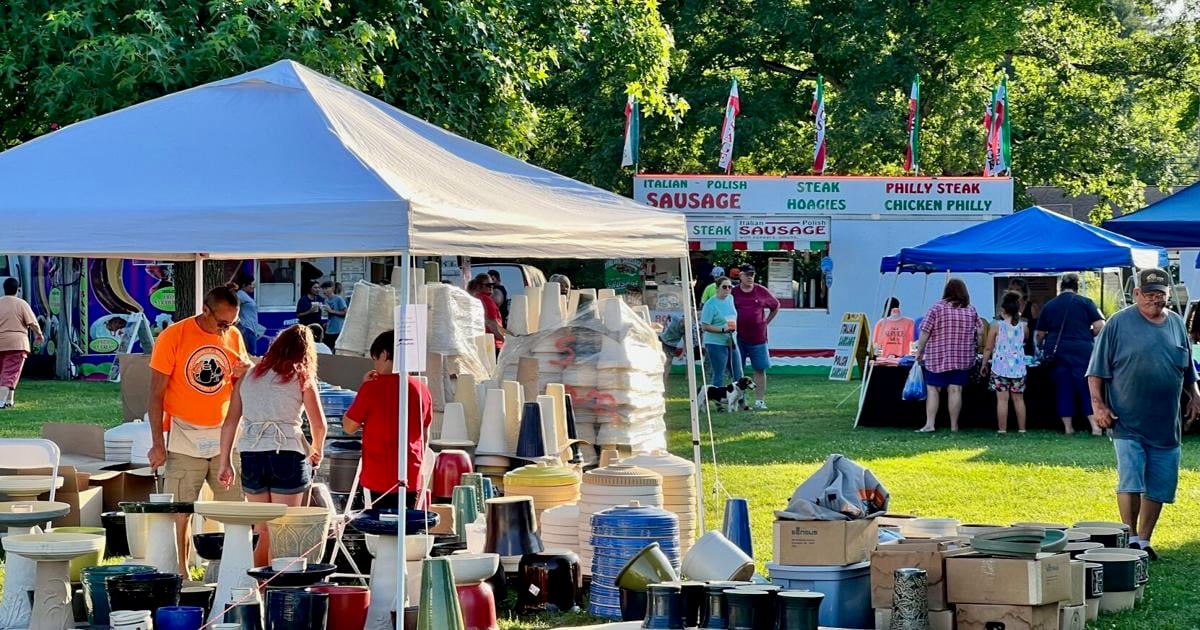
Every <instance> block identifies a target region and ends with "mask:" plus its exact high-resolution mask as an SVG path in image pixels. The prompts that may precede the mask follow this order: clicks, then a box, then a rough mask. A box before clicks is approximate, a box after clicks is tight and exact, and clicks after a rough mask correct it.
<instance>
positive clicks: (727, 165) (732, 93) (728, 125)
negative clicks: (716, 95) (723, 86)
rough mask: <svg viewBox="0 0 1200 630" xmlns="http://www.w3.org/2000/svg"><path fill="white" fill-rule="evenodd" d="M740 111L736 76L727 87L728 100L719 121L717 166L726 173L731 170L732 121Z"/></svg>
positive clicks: (740, 104) (740, 105)
mask: <svg viewBox="0 0 1200 630" xmlns="http://www.w3.org/2000/svg"><path fill="white" fill-rule="evenodd" d="M741 111H742V103H741V99H740V98H739V97H738V83H737V78H734V79H733V84H732V85H731V86H730V87H729V101H728V102H727V103H726V104H725V120H724V121H722V122H721V158H720V160H718V161H717V166H719V167H721V168H723V169H725V172H726V173H729V172H731V171H732V170H733V137H734V122H735V121H736V120H737V115H738V114H739V113H741Z"/></svg>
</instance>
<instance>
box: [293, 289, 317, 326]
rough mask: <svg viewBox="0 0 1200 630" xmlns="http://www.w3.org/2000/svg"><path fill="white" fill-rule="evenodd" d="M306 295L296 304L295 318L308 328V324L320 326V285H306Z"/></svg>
mask: <svg viewBox="0 0 1200 630" xmlns="http://www.w3.org/2000/svg"><path fill="white" fill-rule="evenodd" d="M307 288H308V293H306V294H304V296H303V297H301V298H300V301H299V302H297V303H296V318H297V319H298V320H299V323H300V324H302V325H304V326H308V325H310V324H317V325H320V324H321V285H320V284H319V283H318V282H316V281H313V282H310V283H309V285H308V287H307Z"/></svg>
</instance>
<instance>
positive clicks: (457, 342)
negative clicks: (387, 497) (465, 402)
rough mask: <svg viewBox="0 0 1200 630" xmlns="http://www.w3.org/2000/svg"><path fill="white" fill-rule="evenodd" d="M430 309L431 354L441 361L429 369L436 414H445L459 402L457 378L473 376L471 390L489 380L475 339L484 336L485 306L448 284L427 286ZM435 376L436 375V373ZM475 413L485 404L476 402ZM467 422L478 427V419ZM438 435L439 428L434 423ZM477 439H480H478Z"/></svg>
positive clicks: (470, 419)
mask: <svg viewBox="0 0 1200 630" xmlns="http://www.w3.org/2000/svg"><path fill="white" fill-rule="evenodd" d="M426 289H427V293H426V300H428V308H429V319H428V322H429V329H428V334H427V338H428V341H429V345H428V350H429V353H430V354H431V355H432V354H437V355H441V356H440V357H439V360H438V361H434V362H431V363H430V364H428V365H427V367H428V368H429V370H428V372H427V375H428V377H429V379H430V381H431V385H430V391H431V392H433V393H434V397H433V404H434V410H435V411H442V408H443V406H444V404H445V403H446V402H450V401H454V400H460V397H459V394H458V391H457V390H458V376H459V375H470V376H471V377H472V378H471V379H464V380H469V381H470V383H471V385H470V386H471V387H474V384H475V383H479V382H483V381H484V380H486V379H487V376H488V371H487V369H486V368H485V367H484V365H483V361H482V360H481V359H480V357H479V350H478V347H477V346H476V344H475V338H476V337H479V336H480V335H483V334H484V332H485V330H484V327H483V303H482V302H480V301H479V299H478V298H476V297H474V296H472V295H471V294H470V293H467V292H466V291H463V290H462V289H460V288H458V287H456V286H452V285H449V284H430V285H426ZM435 372H436V373H435ZM475 402H476V404H475V405H474V406H473V409H478V408H482V405H483V402H482V401H475ZM468 422H469V423H471V425H472V426H475V427H477V426H478V424H479V422H478V418H475V417H469V418H468ZM434 424H435V425H438V426H435V427H434V428H435V432H434V435H437V431H436V429H438V428H439V427H440V424H439V423H438V422H437V419H435V421H434ZM475 439H478V435H476V436H475Z"/></svg>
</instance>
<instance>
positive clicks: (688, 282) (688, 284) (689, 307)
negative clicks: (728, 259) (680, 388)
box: [679, 256, 708, 532]
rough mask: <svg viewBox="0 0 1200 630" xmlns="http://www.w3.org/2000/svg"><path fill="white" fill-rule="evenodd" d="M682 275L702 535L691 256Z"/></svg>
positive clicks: (682, 266)
mask: <svg viewBox="0 0 1200 630" xmlns="http://www.w3.org/2000/svg"><path fill="white" fill-rule="evenodd" d="M679 271H680V275H681V276H682V281H683V344H684V350H683V355H684V357H685V358H686V359H685V360H686V363H687V388H688V391H687V394H688V411H689V415H690V417H691V421H692V461H694V462H696V510H697V512H696V515H697V516H698V517H699V524H700V530H699V531H701V532H704V531H708V530H707V529H706V528H705V526H704V475H703V474H702V473H701V472H700V467H701V464H702V463H703V462H702V461H701V459H702V457H701V455H700V405H699V401H697V400H696V391H697V388H696V357H695V354H694V353H693V351H692V350H693V348H695V347H696V341H697V340H696V339H695V336H694V335H693V334H692V328H693V327H694V326H695V325H696V321H695V320H696V305H695V300H696V293H695V292H694V291H693V290H692V261H691V258H689V257H688V256H684V257H683V258H681V259H680V260H679Z"/></svg>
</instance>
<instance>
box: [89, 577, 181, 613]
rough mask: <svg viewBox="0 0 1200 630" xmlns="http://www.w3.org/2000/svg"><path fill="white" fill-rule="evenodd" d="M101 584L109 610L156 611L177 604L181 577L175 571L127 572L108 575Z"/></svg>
mask: <svg viewBox="0 0 1200 630" xmlns="http://www.w3.org/2000/svg"><path fill="white" fill-rule="evenodd" d="M104 584H105V590H106V591H107V592H108V609H109V610H110V611H118V610H147V609H149V610H158V609H159V608H162V607H163V606H178V605H179V591H180V589H181V588H182V587H183V578H181V577H179V576H178V575H175V574H174V573H157V572H155V573H128V574H124V575H111V576H108V577H107V578H105V580H104ZM110 615H111V613H110Z"/></svg>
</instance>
